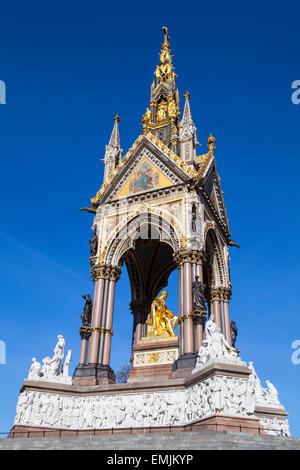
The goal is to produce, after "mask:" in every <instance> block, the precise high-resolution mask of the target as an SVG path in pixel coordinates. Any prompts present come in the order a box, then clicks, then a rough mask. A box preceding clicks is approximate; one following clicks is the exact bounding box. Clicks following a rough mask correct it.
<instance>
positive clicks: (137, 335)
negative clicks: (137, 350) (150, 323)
mask: <svg viewBox="0 0 300 470" xmlns="http://www.w3.org/2000/svg"><path fill="white" fill-rule="evenodd" d="M135 315H136V328H135V334H134V345H135V346H136V345H137V344H138V343H139V341H140V340H141V338H142V336H143V322H142V316H143V314H142V313H141V312H137V313H136V314H135Z"/></svg>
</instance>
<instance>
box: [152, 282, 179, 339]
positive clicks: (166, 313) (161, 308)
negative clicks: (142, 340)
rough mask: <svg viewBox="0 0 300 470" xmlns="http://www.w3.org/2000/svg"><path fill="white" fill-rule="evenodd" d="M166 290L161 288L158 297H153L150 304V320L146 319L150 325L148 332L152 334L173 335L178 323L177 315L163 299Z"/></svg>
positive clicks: (165, 296)
mask: <svg viewBox="0 0 300 470" xmlns="http://www.w3.org/2000/svg"><path fill="white" fill-rule="evenodd" d="M167 296H168V293H167V291H165V290H163V291H162V293H161V295H160V296H159V297H155V299H154V300H153V302H152V304H151V317H152V318H151V320H150V321H149V320H148V321H147V323H148V324H150V325H152V328H150V331H149V333H148V334H150V335H154V336H169V337H175V336H176V335H175V333H174V329H175V328H176V326H177V324H178V317H176V315H174V314H173V312H171V311H170V310H169V309H168V307H167V306H166V303H165V299H166V298H167Z"/></svg>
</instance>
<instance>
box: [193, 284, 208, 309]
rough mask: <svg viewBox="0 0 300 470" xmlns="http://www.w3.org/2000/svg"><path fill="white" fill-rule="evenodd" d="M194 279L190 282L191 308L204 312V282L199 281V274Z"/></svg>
mask: <svg viewBox="0 0 300 470" xmlns="http://www.w3.org/2000/svg"><path fill="white" fill-rule="evenodd" d="M195 279H196V280H195V281H194V282H193V283H192V296H193V310H194V311H195V310H197V311H200V312H201V311H203V312H206V306H205V296H204V290H205V284H203V282H201V281H199V276H196V278H195Z"/></svg>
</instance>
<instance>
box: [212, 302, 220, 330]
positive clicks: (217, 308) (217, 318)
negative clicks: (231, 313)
mask: <svg viewBox="0 0 300 470" xmlns="http://www.w3.org/2000/svg"><path fill="white" fill-rule="evenodd" d="M213 306H214V315H215V322H216V324H217V325H218V326H219V327H220V328H221V330H222V322H221V308H220V301H219V300H214V302H213Z"/></svg>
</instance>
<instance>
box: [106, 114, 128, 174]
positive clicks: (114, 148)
mask: <svg viewBox="0 0 300 470" xmlns="http://www.w3.org/2000/svg"><path fill="white" fill-rule="evenodd" d="M114 121H115V124H114V127H113V130H112V133H111V136H110V140H109V144H108V145H106V146H105V156H104V165H105V170H104V182H105V181H107V180H108V178H109V177H110V175H111V174H112V173H113V172H114V170H115V168H116V166H117V165H118V164H119V163H120V161H121V158H122V153H123V150H122V149H121V147H120V136H119V122H120V117H119V115H118V114H116V115H115V117H114Z"/></svg>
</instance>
